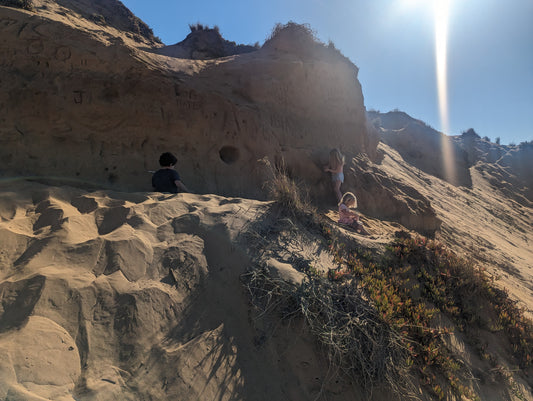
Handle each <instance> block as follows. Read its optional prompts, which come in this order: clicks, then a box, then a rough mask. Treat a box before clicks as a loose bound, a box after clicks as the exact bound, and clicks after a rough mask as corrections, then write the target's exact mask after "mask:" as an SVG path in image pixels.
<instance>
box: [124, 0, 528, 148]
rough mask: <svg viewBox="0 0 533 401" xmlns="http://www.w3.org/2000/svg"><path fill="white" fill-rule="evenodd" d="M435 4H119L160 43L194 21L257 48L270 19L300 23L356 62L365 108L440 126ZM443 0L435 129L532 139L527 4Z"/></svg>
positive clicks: (376, 0)
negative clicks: (443, 46)
mask: <svg viewBox="0 0 533 401" xmlns="http://www.w3.org/2000/svg"><path fill="white" fill-rule="evenodd" d="M436 1H442V0H307V1H305V0H270V1H264V0H263V1H256V0H248V1H243V0H226V1H221V0H217V1H213V0H195V1H171V0H151V1H146V0H122V2H123V3H124V5H126V7H128V8H129V9H130V10H131V11H132V12H133V13H134V14H135V15H137V16H138V17H139V18H141V19H142V20H143V21H144V22H146V23H147V24H148V25H149V26H150V27H151V28H152V29H153V31H154V34H155V35H157V36H159V37H160V38H161V39H162V40H163V42H164V43H165V44H167V45H170V44H174V43H177V42H180V41H182V40H183V39H184V38H185V37H186V36H187V34H188V33H189V26H188V25H189V24H194V23H196V22H200V23H202V24H204V25H209V26H214V25H218V27H219V28H220V32H221V33H222V36H224V38H225V39H227V40H231V41H235V42H237V43H243V44H254V43H255V42H259V43H260V44H263V42H264V41H265V39H266V38H267V37H268V36H269V34H270V33H271V31H272V28H273V27H274V25H275V24H276V23H278V22H280V23H286V22H288V21H294V22H297V23H307V24H309V25H310V26H311V28H312V29H313V30H314V31H315V32H316V35H317V37H318V38H319V39H320V40H322V41H324V42H326V43H327V42H328V41H329V40H331V41H333V43H335V46H336V47H337V48H338V49H339V50H340V51H341V52H342V53H343V54H344V55H345V56H347V57H348V58H350V60H352V62H353V63H354V64H356V65H357V66H358V67H359V81H360V82H361V85H362V87H363V95H364V97H365V106H366V108H367V109H375V110H379V111H381V112H387V111H390V110H393V109H399V110H402V111H405V112H406V113H408V114H409V115H411V116H412V117H414V118H417V119H420V120H422V121H424V122H425V123H427V124H429V125H430V126H432V127H433V128H435V129H437V130H439V131H442V130H445V129H446V124H444V123H443V122H442V121H441V118H440V116H439V103H438V94H437V84H436V62H435V20H434V11H433V10H434V7H433V5H434V3H435V2H436ZM444 1H446V0H444ZM449 1H450V8H449V18H448V45H447V60H448V63H447V73H448V74H447V88H448V110H449V111H448V116H449V124H448V127H449V128H448V129H447V130H446V131H445V133H447V134H450V135H458V134H461V133H462V132H463V131H466V130H467V129H469V128H474V130H475V131H476V132H477V133H478V134H479V135H480V136H482V137H483V136H488V137H489V138H490V139H491V140H492V141H494V140H495V138H496V137H500V138H501V143H502V144H508V143H516V144H518V143H520V142H522V141H531V140H533V0H507V1H501V0H449Z"/></svg>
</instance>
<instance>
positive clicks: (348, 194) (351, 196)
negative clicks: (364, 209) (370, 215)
mask: <svg viewBox="0 0 533 401" xmlns="http://www.w3.org/2000/svg"><path fill="white" fill-rule="evenodd" d="M352 199H353V202H354V203H353V206H352V207H354V208H356V207H357V198H356V197H355V195H354V194H353V193H351V192H346V193H345V194H344V195H342V198H341V201H340V202H339V206H340V205H346V202H348V201H349V200H352ZM346 206H348V205H346Z"/></svg>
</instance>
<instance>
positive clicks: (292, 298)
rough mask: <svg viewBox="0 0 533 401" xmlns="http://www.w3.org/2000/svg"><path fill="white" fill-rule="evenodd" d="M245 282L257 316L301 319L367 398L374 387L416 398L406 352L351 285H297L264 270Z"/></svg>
mask: <svg viewBox="0 0 533 401" xmlns="http://www.w3.org/2000/svg"><path fill="white" fill-rule="evenodd" d="M243 282H244V285H245V287H246V288H247V290H248V292H249V294H250V297H251V300H252V303H253V305H254V306H255V307H256V308H257V309H258V310H259V311H260V314H261V315H263V314H272V313H278V314H280V316H281V318H282V319H285V320H286V319H295V318H303V319H304V320H305V322H306V323H307V327H308V328H309V331H310V333H311V334H312V335H313V337H314V338H315V339H316V340H317V342H318V344H319V345H320V346H321V347H322V349H323V350H324V351H325V354H326V356H327V359H328V360H329V362H330V363H331V365H332V366H333V367H334V368H335V369H337V370H338V371H339V372H341V373H342V374H344V375H346V376H347V377H348V378H350V379H351V380H352V381H354V382H356V383H358V384H359V385H360V386H361V388H363V389H364V390H365V392H366V394H367V396H369V397H370V396H371V394H372V391H373V389H375V388H378V387H381V388H382V387H387V388H388V389H390V390H391V391H393V392H394V393H395V394H396V395H397V396H398V397H399V398H400V397H403V398H402V399H406V397H407V395H406V394H414V393H413V392H412V391H410V390H409V383H410V381H409V375H408V368H409V366H408V351H407V350H406V349H405V347H404V346H403V344H402V341H401V339H400V337H399V335H398V334H397V333H396V332H395V331H394V330H392V329H391V327H390V326H389V325H388V324H385V323H384V322H383V321H382V319H380V316H379V315H378V313H377V311H376V309H375V308H374V307H373V306H372V305H371V304H370V303H369V301H368V300H367V299H366V298H365V297H364V296H363V292H362V291H361V288H360V287H358V286H357V285H356V284H355V283H352V282H342V283H341V282H335V281H331V280H330V279H329V278H328V277H323V276H318V275H309V276H308V277H307V279H306V280H304V281H303V282H302V284H301V285H300V286H298V287H297V286H295V285H293V284H290V283H287V282H285V281H283V280H281V279H276V278H272V277H270V275H269V274H268V272H267V271H266V270H264V269H256V270H253V271H250V272H248V273H246V274H245V275H244V276H243ZM413 398H414V396H413Z"/></svg>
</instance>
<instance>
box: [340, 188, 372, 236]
mask: <svg viewBox="0 0 533 401" xmlns="http://www.w3.org/2000/svg"><path fill="white" fill-rule="evenodd" d="M352 207H353V208H356V207H357V198H356V197H355V195H354V194H352V193H351V192H346V193H345V194H344V195H343V196H342V198H341V201H340V202H339V223H341V224H346V225H348V226H350V227H352V228H354V229H355V231H357V232H358V233H361V234H364V235H367V234H368V231H366V230H365V228H364V227H363V223H362V222H361V221H360V220H359V215H358V214H356V213H355V212H353V211H352V210H350V208H352Z"/></svg>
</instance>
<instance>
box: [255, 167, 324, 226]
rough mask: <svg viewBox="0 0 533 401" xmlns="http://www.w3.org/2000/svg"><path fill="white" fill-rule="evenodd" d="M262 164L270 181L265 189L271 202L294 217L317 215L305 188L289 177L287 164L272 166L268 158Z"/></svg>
mask: <svg viewBox="0 0 533 401" xmlns="http://www.w3.org/2000/svg"><path fill="white" fill-rule="evenodd" d="M261 162H262V163H263V164H264V165H265V166H266V168H267V170H268V172H269V175H270V177H271V178H270V180H268V181H267V182H266V183H265V189H266V190H267V192H268V196H269V198H270V199H271V200H273V201H275V202H276V203H277V204H278V205H279V206H280V207H281V209H282V210H283V211H285V212H287V213H289V214H291V215H293V216H308V215H310V214H313V213H315V208H314V206H313V205H312V204H311V201H310V200H309V196H308V194H307V191H306V190H305V186H304V185H303V184H302V183H300V184H297V183H296V182H295V181H294V180H293V179H292V178H291V177H290V175H289V172H288V169H287V167H286V165H285V163H284V162H283V161H282V162H281V163H280V164H277V165H274V166H273V165H272V163H271V162H270V160H268V158H264V159H262V160H261Z"/></svg>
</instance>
